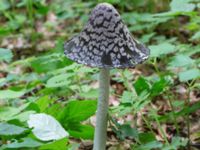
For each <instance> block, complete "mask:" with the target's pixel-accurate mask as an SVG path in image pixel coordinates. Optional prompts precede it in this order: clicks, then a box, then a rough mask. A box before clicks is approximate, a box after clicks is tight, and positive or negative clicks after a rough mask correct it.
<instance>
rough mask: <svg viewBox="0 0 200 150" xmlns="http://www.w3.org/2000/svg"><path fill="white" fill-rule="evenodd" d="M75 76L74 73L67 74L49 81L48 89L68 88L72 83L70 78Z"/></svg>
mask: <svg viewBox="0 0 200 150" xmlns="http://www.w3.org/2000/svg"><path fill="white" fill-rule="evenodd" d="M73 75H74V74H73V73H66V74H61V75H57V76H54V77H52V78H50V79H49V80H48V81H47V84H46V87H63V86H68V85H69V84H70V83H71V79H70V77H72V76H73Z"/></svg>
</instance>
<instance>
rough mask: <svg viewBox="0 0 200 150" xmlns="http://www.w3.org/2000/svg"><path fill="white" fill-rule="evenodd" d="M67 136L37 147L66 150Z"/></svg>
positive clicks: (49, 149) (48, 149)
mask: <svg viewBox="0 0 200 150" xmlns="http://www.w3.org/2000/svg"><path fill="white" fill-rule="evenodd" d="M67 142H68V139H67V138H63V139H60V140H56V141H53V142H51V143H47V144H44V145H42V146H40V147H39V150H66V149H67Z"/></svg>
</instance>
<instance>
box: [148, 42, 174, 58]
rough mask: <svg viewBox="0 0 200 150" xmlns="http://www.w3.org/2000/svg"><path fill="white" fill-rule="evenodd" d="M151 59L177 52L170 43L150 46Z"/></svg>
mask: <svg viewBox="0 0 200 150" xmlns="http://www.w3.org/2000/svg"><path fill="white" fill-rule="evenodd" d="M149 49H150V50H151V54H150V55H151V57H161V56H163V55H166V54H169V53H173V52H175V51H176V49H175V46H174V45H172V44H170V43H161V44H159V45H150V46H149Z"/></svg>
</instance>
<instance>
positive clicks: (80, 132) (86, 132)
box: [68, 123, 94, 139]
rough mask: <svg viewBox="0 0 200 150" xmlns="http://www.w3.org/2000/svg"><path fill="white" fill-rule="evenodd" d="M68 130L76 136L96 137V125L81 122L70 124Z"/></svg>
mask: <svg viewBox="0 0 200 150" xmlns="http://www.w3.org/2000/svg"><path fill="white" fill-rule="evenodd" d="M68 132H69V134H70V136H73V137H75V138H81V139H93V137H94V127H92V126H89V125H82V124H79V123H74V124H70V126H69V130H68Z"/></svg>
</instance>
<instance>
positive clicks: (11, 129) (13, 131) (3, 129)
mask: <svg viewBox="0 0 200 150" xmlns="http://www.w3.org/2000/svg"><path fill="white" fill-rule="evenodd" d="M26 130H27V129H26V128H23V127H19V126H16V125H13V124H8V123H0V135H1V136H2V135H3V136H11V135H19V134H22V133H24V132H25V131H26Z"/></svg>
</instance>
